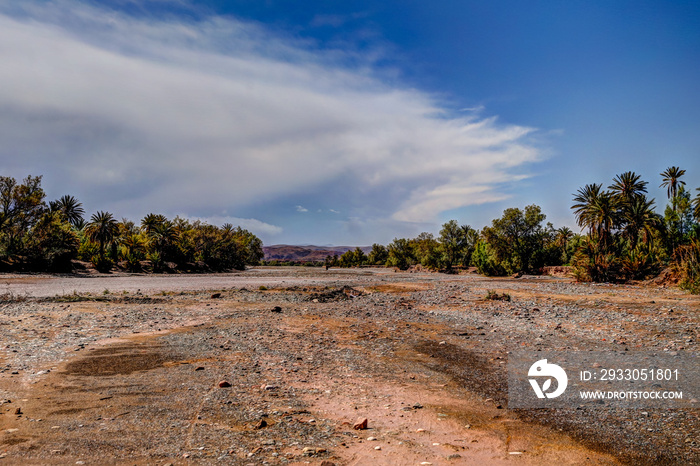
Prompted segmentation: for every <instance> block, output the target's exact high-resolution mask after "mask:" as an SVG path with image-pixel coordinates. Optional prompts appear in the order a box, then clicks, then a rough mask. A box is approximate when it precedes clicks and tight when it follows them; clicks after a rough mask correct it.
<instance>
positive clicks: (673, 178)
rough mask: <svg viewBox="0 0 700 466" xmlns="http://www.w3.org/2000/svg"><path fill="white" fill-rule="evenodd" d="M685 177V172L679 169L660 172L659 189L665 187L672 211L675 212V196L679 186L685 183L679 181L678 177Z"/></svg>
mask: <svg viewBox="0 0 700 466" xmlns="http://www.w3.org/2000/svg"><path fill="white" fill-rule="evenodd" d="M683 175H685V170H681V169H680V168H679V167H669V168H667V169H666V171H664V172H661V176H662V177H663V183H661V185H660V186H659V187H661V188H662V187H664V186H666V187H667V191H666V192H667V194H668V198H669V199H671V203H672V205H673V210H674V211H675V210H676V196H677V195H678V187H679V185H685V181H681V180H680V177H681V176H683Z"/></svg>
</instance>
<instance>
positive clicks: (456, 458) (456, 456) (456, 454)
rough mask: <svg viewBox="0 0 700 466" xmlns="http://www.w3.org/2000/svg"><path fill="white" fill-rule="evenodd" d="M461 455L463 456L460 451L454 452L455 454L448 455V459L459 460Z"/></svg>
mask: <svg viewBox="0 0 700 466" xmlns="http://www.w3.org/2000/svg"><path fill="white" fill-rule="evenodd" d="M461 457H462V455H460V454H459V453H454V454H452V455H450V456H448V457H447V459H448V460H458V459H460V458H461Z"/></svg>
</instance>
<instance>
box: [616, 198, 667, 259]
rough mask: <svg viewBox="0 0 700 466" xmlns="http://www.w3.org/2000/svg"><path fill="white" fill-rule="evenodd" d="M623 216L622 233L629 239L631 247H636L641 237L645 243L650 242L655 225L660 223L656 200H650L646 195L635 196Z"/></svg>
mask: <svg viewBox="0 0 700 466" xmlns="http://www.w3.org/2000/svg"><path fill="white" fill-rule="evenodd" d="M623 216H624V228H623V232H622V234H623V236H625V237H626V238H627V240H628V241H629V244H630V249H634V248H636V247H637V243H638V241H639V240H640V239H641V240H642V241H643V242H644V243H649V241H650V240H651V238H652V235H653V230H654V227H656V226H658V223H659V218H658V216H657V215H656V213H655V212H654V200H653V199H652V200H648V199H647V198H646V196H639V197H637V198H635V199H634V200H633V201H632V202H631V203H630V204H629V205H628V206H627V207H626V208H625V209H624V212H623Z"/></svg>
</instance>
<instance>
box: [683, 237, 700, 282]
mask: <svg viewBox="0 0 700 466" xmlns="http://www.w3.org/2000/svg"><path fill="white" fill-rule="evenodd" d="M678 255H679V258H680V259H679V261H678V268H679V270H680V273H681V281H680V287H681V288H682V289H684V290H688V291H690V292H691V293H693V294H700V240H697V239H696V240H693V241H692V242H691V243H690V244H689V245H688V246H684V247H682V248H680V249H679V254H678Z"/></svg>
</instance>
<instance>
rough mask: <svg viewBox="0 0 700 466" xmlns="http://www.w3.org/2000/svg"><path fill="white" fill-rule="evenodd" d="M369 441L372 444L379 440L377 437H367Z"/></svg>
mask: <svg viewBox="0 0 700 466" xmlns="http://www.w3.org/2000/svg"><path fill="white" fill-rule="evenodd" d="M367 440H369V441H370V442H374V441H375V440H377V437H367Z"/></svg>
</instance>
